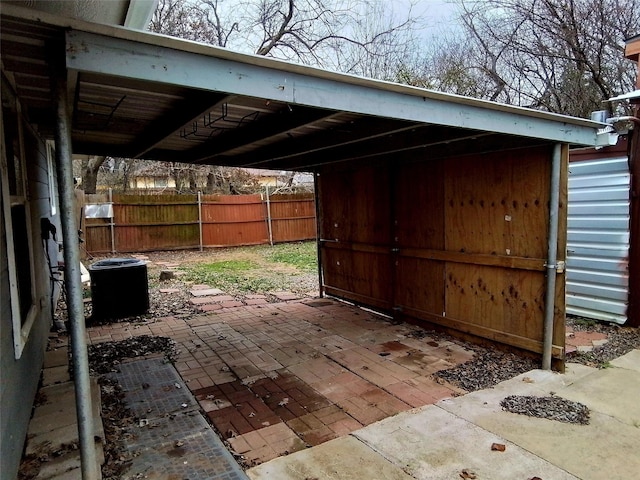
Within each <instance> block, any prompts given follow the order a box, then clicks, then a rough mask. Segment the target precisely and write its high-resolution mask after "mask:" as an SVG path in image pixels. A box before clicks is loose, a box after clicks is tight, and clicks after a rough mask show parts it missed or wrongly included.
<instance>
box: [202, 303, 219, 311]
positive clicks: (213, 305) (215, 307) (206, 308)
mask: <svg viewBox="0 0 640 480" xmlns="http://www.w3.org/2000/svg"><path fill="white" fill-rule="evenodd" d="M199 310H200V311H201V312H212V311H214V310H222V305H220V304H219V303H208V304H206V305H201V306H200V307H199Z"/></svg>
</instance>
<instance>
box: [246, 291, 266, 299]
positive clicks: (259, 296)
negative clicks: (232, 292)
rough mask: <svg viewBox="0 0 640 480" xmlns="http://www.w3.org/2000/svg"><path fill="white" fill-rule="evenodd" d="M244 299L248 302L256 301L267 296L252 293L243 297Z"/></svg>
mask: <svg viewBox="0 0 640 480" xmlns="http://www.w3.org/2000/svg"><path fill="white" fill-rule="evenodd" d="M244 298H247V299H249V300H257V299H260V298H267V296H266V295H260V294H257V293H252V294H250V295H245V296H244Z"/></svg>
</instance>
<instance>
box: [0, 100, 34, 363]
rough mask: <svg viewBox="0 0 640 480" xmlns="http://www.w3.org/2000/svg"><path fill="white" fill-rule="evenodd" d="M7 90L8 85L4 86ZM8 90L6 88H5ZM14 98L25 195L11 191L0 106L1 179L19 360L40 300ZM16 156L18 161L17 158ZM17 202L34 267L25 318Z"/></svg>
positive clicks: (17, 113)
mask: <svg viewBox="0 0 640 480" xmlns="http://www.w3.org/2000/svg"><path fill="white" fill-rule="evenodd" d="M3 90H4V89H3ZM3 93H6V90H5V92H3ZM10 102H12V103H13V104H14V105H13V108H14V110H15V111H14V112H12V114H15V121H16V123H17V125H16V130H17V133H18V145H19V147H20V151H19V152H18V156H17V157H15V160H17V163H18V166H19V168H20V169H21V175H20V177H21V180H22V184H21V192H22V193H21V195H11V192H10V190H9V166H8V159H7V150H6V145H5V130H4V128H5V121H6V120H5V118H4V107H2V108H0V134H1V135H2V137H3V138H2V142H0V143H1V148H0V181H1V184H2V208H3V216H4V229H5V240H6V248H7V266H8V273H9V290H10V299H9V300H10V304H11V323H12V327H13V346H14V356H15V359H16V360H18V359H20V358H21V357H22V352H23V351H24V348H25V346H26V344H27V342H28V340H29V335H30V333H31V330H32V328H33V325H34V323H35V319H36V317H37V316H38V311H39V309H38V308H37V307H38V304H37V296H36V276H35V268H34V262H33V253H34V250H33V232H32V231H31V230H32V229H31V209H30V207H29V198H28V190H27V187H28V185H27V183H28V182H27V178H26V177H27V170H26V161H25V153H24V137H23V125H22V112H21V110H20V105H19V103H18V102H17V100H16V98H15V96H13V95H12V98H11V99H10ZM15 160H14V161H15ZM16 205H23V207H24V214H25V230H26V234H27V241H28V246H27V248H28V251H29V254H30V258H29V260H30V261H29V268H30V274H31V278H30V285H29V288H30V294H31V304H30V306H29V308H28V310H27V312H26V314H25V316H24V318H23V316H22V313H21V308H20V291H19V286H18V270H17V265H16V258H15V252H16V250H15V244H14V240H13V239H14V236H13V235H14V234H13V215H12V207H14V206H16Z"/></svg>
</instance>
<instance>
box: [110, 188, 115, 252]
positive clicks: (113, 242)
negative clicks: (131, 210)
mask: <svg viewBox="0 0 640 480" xmlns="http://www.w3.org/2000/svg"><path fill="white" fill-rule="evenodd" d="M109 203H110V204H111V214H112V216H111V222H109V229H110V230H111V253H116V213H115V212H116V211H115V209H114V208H113V189H111V188H110V189H109Z"/></svg>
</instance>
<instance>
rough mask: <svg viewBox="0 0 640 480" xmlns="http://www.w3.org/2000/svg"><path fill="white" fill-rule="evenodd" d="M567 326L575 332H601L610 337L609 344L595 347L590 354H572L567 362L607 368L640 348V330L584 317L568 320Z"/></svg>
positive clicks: (568, 356)
mask: <svg viewBox="0 0 640 480" xmlns="http://www.w3.org/2000/svg"><path fill="white" fill-rule="evenodd" d="M567 325H569V326H570V327H571V328H573V330H574V331H587V332H600V333H605V334H607V335H608V341H607V343H605V344H603V345H600V346H597V347H594V348H593V350H592V351H590V352H573V353H570V354H568V355H567V362H571V363H581V364H583V365H588V366H590V367H597V368H606V367H607V366H608V363H609V362H610V361H611V360H614V359H616V358H618V357H620V356H622V355H625V354H626V353H629V352H630V351H631V350H634V349H636V348H640V329H639V328H632V327H623V326H619V325H615V324H607V323H602V322H596V321H594V320H590V319H585V318H582V317H569V318H567Z"/></svg>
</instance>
